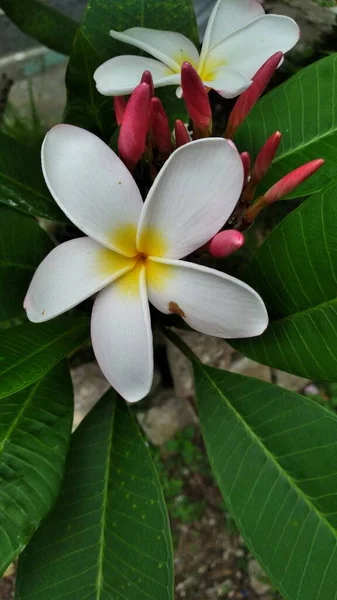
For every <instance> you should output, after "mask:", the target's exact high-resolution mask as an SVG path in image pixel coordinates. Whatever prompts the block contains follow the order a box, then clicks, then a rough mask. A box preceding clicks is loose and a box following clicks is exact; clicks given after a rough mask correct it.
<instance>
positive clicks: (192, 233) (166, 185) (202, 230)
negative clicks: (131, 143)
mask: <svg viewBox="0 0 337 600" xmlns="http://www.w3.org/2000/svg"><path fill="white" fill-rule="evenodd" d="M242 185H243V167H242V161H241V158H240V156H239V154H238V152H237V150H236V149H235V147H233V146H231V145H230V144H228V142H227V141H226V140H224V139H223V138H208V139H205V140H198V141H196V142H191V143H190V144H186V145H185V146H183V147H181V148H179V149H178V150H176V151H175V152H174V153H173V154H172V155H171V157H170V159H169V160H168V161H167V162H166V163H165V165H164V167H163V168H162V170H161V171H160V173H159V175H158V176H157V178H156V180H155V182H154V184H153V186H152V188H151V190H150V192H149V194H148V196H147V199H146V201H145V204H144V208H143V211H142V214H141V218H140V222H139V228H138V233H137V247H138V249H139V251H140V252H143V253H144V254H146V255H147V256H151V255H152V256H161V257H163V256H165V257H168V258H181V257H183V256H187V255H188V254H190V253H191V252H193V251H194V250H196V248H198V247H199V246H202V245H203V244H204V243H206V242H207V241H208V240H210V239H211V238H212V237H213V236H214V235H215V233H217V231H219V229H220V228H221V227H222V225H223V224H224V223H225V221H226V220H227V219H228V217H229V216H230V215H231V213H232V211H233V209H234V207H235V205H236V203H237V201H238V198H239V196H240V193H241V190H242Z"/></svg>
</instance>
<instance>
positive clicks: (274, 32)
mask: <svg viewBox="0 0 337 600" xmlns="http://www.w3.org/2000/svg"><path fill="white" fill-rule="evenodd" d="M110 35H111V36H112V37H113V38H115V39H116V40H119V41H121V42H125V43H126V44H130V45H132V46H135V47H136V48H139V49H140V50H143V51H145V52H147V53H148V54H150V55H151V56H153V57H155V58H147V57H145V56H144V57H142V56H128V55H127V56H116V57H114V58H111V59H110V60H108V61H107V62H105V63H103V64H102V65H101V66H100V67H99V68H98V69H97V70H96V72H95V73H94V79H95V81H96V86H97V89H98V91H99V92H100V93H101V94H103V95H105V96H119V95H122V94H130V93H131V92H132V90H133V89H134V88H135V87H136V85H137V84H138V83H139V80H140V78H141V75H142V73H143V71H145V70H148V71H151V73H152V77H153V81H154V86H155V87H162V86H165V85H178V86H179V85H180V70H181V66H182V64H183V63H184V62H185V61H186V62H189V63H190V64H191V65H193V67H194V68H195V69H196V70H197V71H198V73H199V75H200V78H201V79H202V81H203V83H204V84H205V86H206V87H208V88H212V89H214V90H216V91H217V92H218V93H219V94H221V96H223V97H225V98H234V97H235V96H238V95H239V94H241V92H243V91H244V90H246V89H247V88H248V87H249V86H250V84H251V79H252V77H253V75H254V74H255V73H256V72H257V70H258V69H259V68H260V67H261V65H263V63H264V62H265V61H266V60H267V59H268V58H269V57H270V56H272V55H273V54H274V53H275V52H278V51H282V52H283V53H285V52H287V51H288V50H290V49H291V48H292V47H293V46H294V45H295V44H296V43H297V42H298V39H299V36H300V30H299V28H298V26H297V24H296V23H295V21H293V19H290V18H289V17H284V16H280V15H265V12H264V9H263V7H262V6H261V4H260V3H259V2H257V1H255V0H218V2H217V3H216V5H215V7H214V9H213V11H212V13H211V16H210V18H209V21H208V25H207V29H206V32H205V37H204V42H203V46H202V49H201V53H200V55H199V52H198V50H197V49H196V47H195V46H194V44H193V43H192V42H191V41H190V40H189V39H188V38H186V37H185V36H184V35H182V34H180V33H176V32H172V31H159V30H156V29H145V28H143V27H132V28H131V29H127V30H126V31H124V32H118V31H114V30H111V31H110ZM155 59H156V60H155Z"/></svg>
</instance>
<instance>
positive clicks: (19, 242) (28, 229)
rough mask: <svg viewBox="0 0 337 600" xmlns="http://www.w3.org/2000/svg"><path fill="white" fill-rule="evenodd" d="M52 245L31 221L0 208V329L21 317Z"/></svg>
mask: <svg viewBox="0 0 337 600" xmlns="http://www.w3.org/2000/svg"><path fill="white" fill-rule="evenodd" d="M52 248H53V243H52V241H51V240H50V238H49V237H48V235H47V234H46V233H45V231H44V230H43V229H41V227H40V226H39V225H38V224H37V222H36V221H35V220H34V219H31V218H30V217H28V216H26V215H24V214H22V213H19V212H17V211H15V210H11V209H10V208H7V207H5V206H0V328H2V327H3V326H4V325H5V324H6V322H7V321H9V320H11V319H13V318H15V317H21V316H22V315H23V314H24V309H23V299H24V297H25V295H26V292H27V289H28V285H29V283H30V281H31V279H32V277H33V274H34V271H35V269H36V268H37V267H38V265H39V264H40V262H41V261H42V260H43V258H44V257H45V256H46V254H47V253H48V252H49V251H50V250H52Z"/></svg>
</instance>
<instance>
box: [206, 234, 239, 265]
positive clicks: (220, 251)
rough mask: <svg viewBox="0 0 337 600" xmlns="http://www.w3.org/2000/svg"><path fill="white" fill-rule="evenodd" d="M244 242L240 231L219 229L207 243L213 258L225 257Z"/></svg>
mask: <svg viewBox="0 0 337 600" xmlns="http://www.w3.org/2000/svg"><path fill="white" fill-rule="evenodd" d="M244 243H245V238H244V236H243V234H242V233H241V232H240V231H236V230H235V229H226V230H225V231H220V233H217V234H216V235H215V236H214V238H213V239H212V240H211V241H210V242H209V244H208V251H209V253H210V254H211V255H212V256H214V257H215V258H226V256H229V255H230V254H233V252H235V251H236V250H239V248H241V247H242V246H243V244H244Z"/></svg>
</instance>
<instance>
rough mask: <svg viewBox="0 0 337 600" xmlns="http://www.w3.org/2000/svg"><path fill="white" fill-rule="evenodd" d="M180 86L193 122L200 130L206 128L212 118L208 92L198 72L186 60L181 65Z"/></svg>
mask: <svg viewBox="0 0 337 600" xmlns="http://www.w3.org/2000/svg"><path fill="white" fill-rule="evenodd" d="M181 87H182V90H183V97H184V100H185V104H186V108H187V111H188V114H189V115H190V117H191V119H192V121H193V124H194V125H195V126H196V127H198V128H199V129H201V130H208V129H209V127H210V125H211V120H212V110H211V105H210V103H209V98H208V93H207V91H206V88H205V86H204V84H203V83H202V81H201V79H200V77H199V75H198V73H197V72H196V70H195V69H194V67H192V65H190V63H188V62H184V63H183V66H182V67H181Z"/></svg>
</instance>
